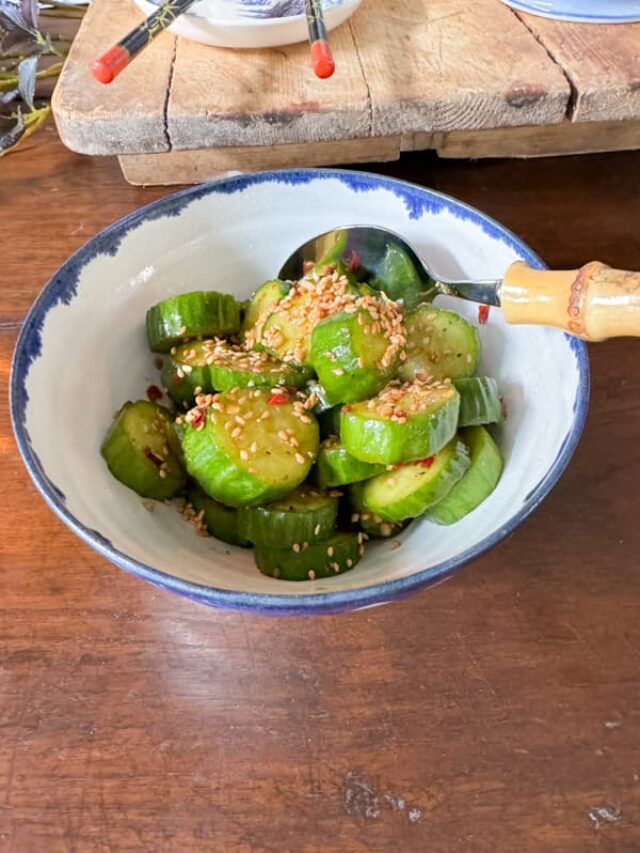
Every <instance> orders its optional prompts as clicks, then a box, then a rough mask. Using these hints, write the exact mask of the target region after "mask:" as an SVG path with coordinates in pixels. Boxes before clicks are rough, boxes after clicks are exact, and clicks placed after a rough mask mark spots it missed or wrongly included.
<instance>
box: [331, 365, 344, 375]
mask: <svg viewBox="0 0 640 853" xmlns="http://www.w3.org/2000/svg"><path fill="white" fill-rule="evenodd" d="M332 373H333V374H334V375H335V376H344V370H343V369H342V368H341V367H337V368H336V369H335V370H333V371H332Z"/></svg>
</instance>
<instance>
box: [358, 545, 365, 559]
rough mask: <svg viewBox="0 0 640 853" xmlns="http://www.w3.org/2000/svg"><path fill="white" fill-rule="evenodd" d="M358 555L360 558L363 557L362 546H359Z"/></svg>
mask: <svg viewBox="0 0 640 853" xmlns="http://www.w3.org/2000/svg"><path fill="white" fill-rule="evenodd" d="M358 554H360V556H361V557H362V556H363V555H364V545H360V547H359V548H358Z"/></svg>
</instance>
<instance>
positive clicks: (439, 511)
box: [427, 426, 503, 524]
mask: <svg viewBox="0 0 640 853" xmlns="http://www.w3.org/2000/svg"><path fill="white" fill-rule="evenodd" d="M460 435H461V437H462V439H463V441H464V442H465V444H466V445H467V447H468V449H469V454H470V457H471V467H470V468H469V470H468V471H467V473H466V474H465V475H464V477H463V478H462V479H461V480H460V482H458V483H456V484H455V486H454V487H453V488H452V489H451V491H450V492H449V494H448V495H447V496H446V497H445V498H444V499H443V500H442V501H440V503H439V504H438V505H437V506H435V507H434V508H433V509H432V510H430V511H429V513H428V514H427V518H429V519H430V520H431V521H435V522H437V523H438V524H454V523H455V522H456V521H460V519H461V518H464V517H465V515H468V514H469V513H470V512H472V511H473V510H474V509H476V507H478V506H479V505H480V504H481V503H482V501H484V500H485V499H486V498H488V497H489V495H490V494H491V492H492V491H493V490H494V489H495V487H496V486H497V485H498V481H499V480H500V477H501V475H502V469H503V460H502V454H501V453H500V450H499V448H498V446H497V444H496V443H495V441H494V440H493V439H492V438H491V436H490V435H489V433H488V432H487V430H486V429H484V428H483V427H481V426H474V427H469V429H463V430H461V431H460Z"/></svg>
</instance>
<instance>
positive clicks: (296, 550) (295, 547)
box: [292, 542, 300, 554]
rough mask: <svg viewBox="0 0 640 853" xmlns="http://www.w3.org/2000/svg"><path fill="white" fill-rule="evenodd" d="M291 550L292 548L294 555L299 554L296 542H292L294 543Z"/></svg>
mask: <svg viewBox="0 0 640 853" xmlns="http://www.w3.org/2000/svg"><path fill="white" fill-rule="evenodd" d="M292 548H293V550H294V551H295V553H296V554H299V553H300V545H299V544H298V543H297V542H294V543H293V545H292Z"/></svg>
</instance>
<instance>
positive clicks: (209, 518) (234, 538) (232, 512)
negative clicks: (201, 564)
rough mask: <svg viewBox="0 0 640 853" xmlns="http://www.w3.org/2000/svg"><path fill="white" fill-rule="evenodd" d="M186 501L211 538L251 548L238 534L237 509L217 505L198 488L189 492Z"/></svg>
mask: <svg viewBox="0 0 640 853" xmlns="http://www.w3.org/2000/svg"><path fill="white" fill-rule="evenodd" d="M187 500H188V502H189V504H190V505H191V506H192V507H193V510H194V511H195V513H196V519H201V520H202V523H203V524H204V525H205V527H206V529H207V530H208V532H209V533H210V534H211V536H215V538H216V539H219V540H220V541H221V542H226V543H227V544H228V545H237V546H238V547H240V548H250V547H251V543H250V542H249V541H248V540H247V539H244V538H243V537H242V536H241V535H240V533H239V527H238V524H239V519H238V514H239V513H238V510H237V509H231V508H230V507H228V506H223V505H222V504H219V503H218V502H217V501H214V500H213V498H210V497H209V496H208V495H205V493H204V492H203V491H201V489H198V488H194V489H191V490H190V491H189V494H188V495H187Z"/></svg>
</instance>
